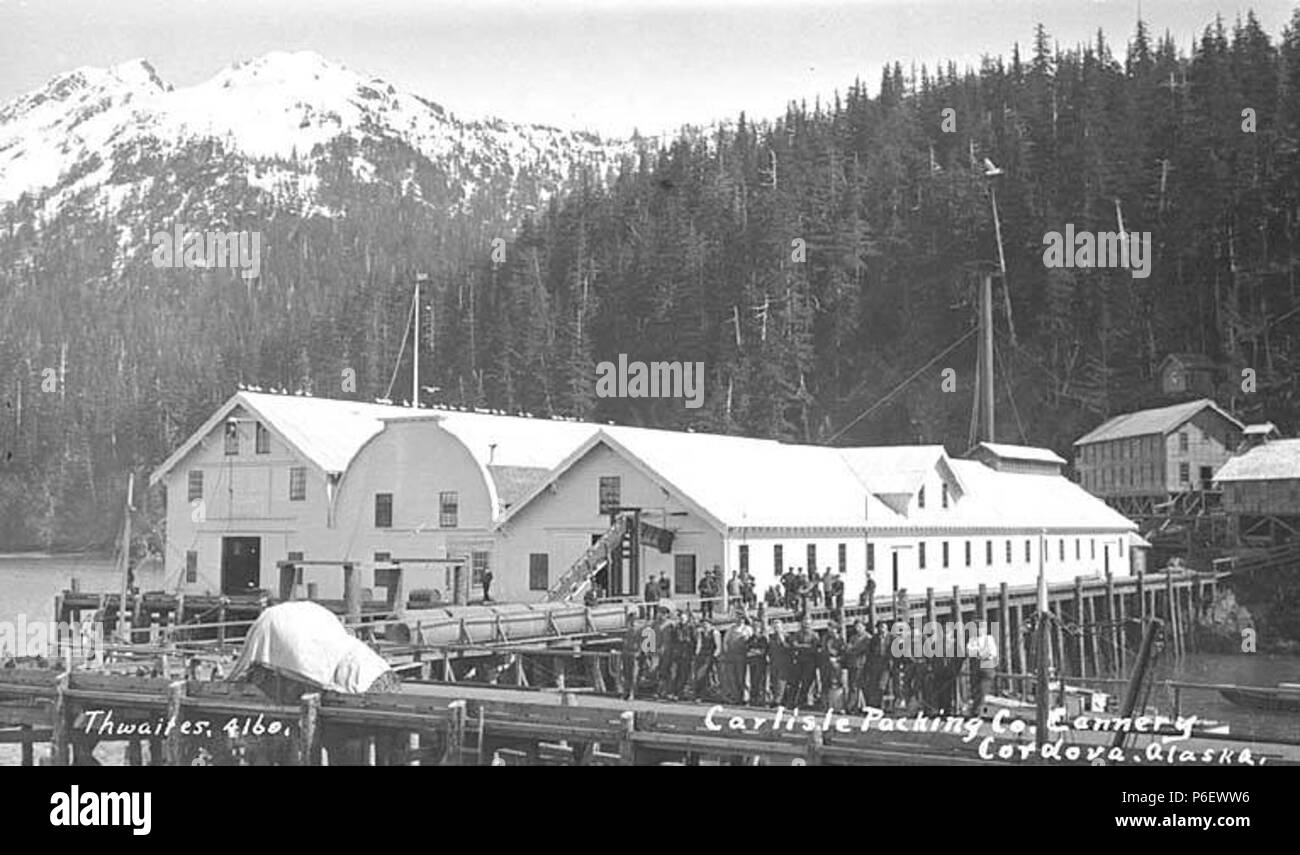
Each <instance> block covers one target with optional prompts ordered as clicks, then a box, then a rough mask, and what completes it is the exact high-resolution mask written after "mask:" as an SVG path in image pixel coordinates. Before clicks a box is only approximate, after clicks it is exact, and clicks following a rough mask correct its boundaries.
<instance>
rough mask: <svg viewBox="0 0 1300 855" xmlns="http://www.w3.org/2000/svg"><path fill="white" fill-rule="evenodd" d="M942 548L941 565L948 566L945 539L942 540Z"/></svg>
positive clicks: (946, 542)
mask: <svg viewBox="0 0 1300 855" xmlns="http://www.w3.org/2000/svg"><path fill="white" fill-rule="evenodd" d="M942 549H943V566H944V567H947V566H948V541H946V540H945V541H944V542H943V547H942Z"/></svg>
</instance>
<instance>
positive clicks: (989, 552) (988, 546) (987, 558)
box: [984, 540, 993, 565]
mask: <svg viewBox="0 0 1300 855" xmlns="http://www.w3.org/2000/svg"><path fill="white" fill-rule="evenodd" d="M984 563H985V564H988V565H992V564H993V541H991V540H986V541H984Z"/></svg>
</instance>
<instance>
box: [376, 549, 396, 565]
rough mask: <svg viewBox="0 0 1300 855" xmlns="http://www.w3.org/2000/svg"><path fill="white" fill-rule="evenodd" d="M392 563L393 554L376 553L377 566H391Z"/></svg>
mask: <svg viewBox="0 0 1300 855" xmlns="http://www.w3.org/2000/svg"><path fill="white" fill-rule="evenodd" d="M392 561H393V553H391V552H376V553H375V563H376V564H391V563H392Z"/></svg>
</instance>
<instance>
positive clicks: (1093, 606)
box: [1084, 595, 1105, 676]
mask: <svg viewBox="0 0 1300 855" xmlns="http://www.w3.org/2000/svg"><path fill="white" fill-rule="evenodd" d="M1084 607H1085V608H1086V609H1087V612H1088V622H1087V624H1085V630H1086V634H1087V639H1088V647H1089V648H1091V650H1092V673H1093V676H1100V675H1101V674H1102V673H1103V672H1104V671H1105V666H1104V665H1103V664H1102V655H1101V651H1100V650H1098V649H1097V598H1096V597H1095V596H1092V595H1089V596H1088V598H1087V599H1086V600H1085V601H1084Z"/></svg>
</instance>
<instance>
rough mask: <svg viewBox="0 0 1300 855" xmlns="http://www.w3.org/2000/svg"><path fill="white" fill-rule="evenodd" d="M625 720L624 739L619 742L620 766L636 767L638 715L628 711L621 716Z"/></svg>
mask: <svg viewBox="0 0 1300 855" xmlns="http://www.w3.org/2000/svg"><path fill="white" fill-rule="evenodd" d="M619 718H621V719H622V720H623V738H622V739H620V740H619V741H618V764H619V765H620V766H635V765H636V742H635V741H634V740H633V735H634V734H635V733H636V713H635V712H633V711H632V710H626V711H625V712H623V713H622V715H620V716H619Z"/></svg>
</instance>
